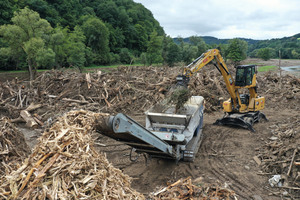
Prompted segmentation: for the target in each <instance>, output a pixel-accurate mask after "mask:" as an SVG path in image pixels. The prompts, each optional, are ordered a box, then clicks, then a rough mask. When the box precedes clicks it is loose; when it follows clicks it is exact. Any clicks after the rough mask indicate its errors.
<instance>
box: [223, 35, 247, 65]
mask: <svg viewBox="0 0 300 200" xmlns="http://www.w3.org/2000/svg"><path fill="white" fill-rule="evenodd" d="M228 42H229V47H228V49H227V53H226V55H227V56H226V57H227V58H228V59H230V60H231V61H232V62H234V63H235V64H238V63H239V62H240V61H242V60H245V59H246V58H247V53H246V52H247V49H248V44H247V42H245V41H243V40H240V39H238V38H234V39H232V40H229V41H228Z"/></svg>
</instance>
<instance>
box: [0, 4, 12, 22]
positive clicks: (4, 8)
mask: <svg viewBox="0 0 300 200" xmlns="http://www.w3.org/2000/svg"><path fill="white" fill-rule="evenodd" d="M12 16H13V6H12V4H11V2H10V1H9V0H1V1H0V25H3V24H8V23H9V21H10V18H12Z"/></svg>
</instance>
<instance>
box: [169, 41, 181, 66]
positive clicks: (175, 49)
mask: <svg viewBox="0 0 300 200" xmlns="http://www.w3.org/2000/svg"><path fill="white" fill-rule="evenodd" d="M180 57H181V56H180V48H179V46H178V45H177V44H175V43H171V44H170V47H169V50H168V56H167V59H166V61H167V63H168V65H169V66H170V67H173V66H174V64H175V63H176V62H178V61H180Z"/></svg>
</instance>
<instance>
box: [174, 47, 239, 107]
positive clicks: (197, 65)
mask: <svg viewBox="0 0 300 200" xmlns="http://www.w3.org/2000/svg"><path fill="white" fill-rule="evenodd" d="M213 59H215V60H216V63H215V66H216V68H217V69H218V71H219V72H220V73H221V74H222V76H223V78H224V81H225V84H226V87H227V90H228V92H229V94H230V96H231V99H232V101H233V107H234V108H237V109H238V108H239V107H240V106H239V105H240V99H239V98H240V95H239V93H238V90H236V88H235V83H234V80H233V78H232V76H231V74H230V72H229V70H228V68H227V66H226V64H225V62H224V60H223V58H222V56H221V53H220V51H219V50H218V49H210V50H208V51H207V52H205V53H203V54H202V55H201V56H200V57H199V58H197V59H196V60H194V61H193V62H192V63H191V64H189V65H188V66H186V67H185V68H184V70H183V74H182V75H180V76H178V77H177V82H179V84H181V85H182V84H187V82H188V80H189V79H190V77H191V76H193V75H194V74H195V73H196V72H198V71H199V70H200V69H202V68H203V67H204V66H206V65H207V64H209V63H210V62H211V61H212V60H213ZM181 80H187V81H184V82H182V81H181Z"/></svg>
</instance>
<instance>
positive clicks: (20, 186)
mask: <svg viewBox="0 0 300 200" xmlns="http://www.w3.org/2000/svg"><path fill="white" fill-rule="evenodd" d="M95 115H101V114H95V113H93V112H88V111H83V110H81V111H70V112H68V113H66V114H65V115H64V116H62V117H60V118H58V121H57V122H56V123H55V124H54V125H53V126H52V127H51V128H50V129H47V130H46V131H45V132H44V134H43V136H41V138H39V143H38V144H37V145H36V146H35V148H34V150H33V153H32V154H31V155H30V157H29V159H27V160H26V161H25V162H23V164H22V166H20V167H19V168H18V169H17V170H14V171H12V172H11V173H9V174H7V176H6V177H5V180H4V181H3V182H2V185H1V186H0V188H2V191H0V195H1V196H2V197H3V198H11V199H15V198H22V199H144V196H143V195H141V194H139V193H138V192H136V191H135V190H133V189H132V188H131V187H130V181H131V180H130V178H129V176H127V175H124V174H123V173H122V172H121V171H120V170H119V169H116V168H114V167H113V166H112V165H111V164H110V163H109V162H108V161H107V159H106V157H105V155H104V154H99V153H98V152H96V151H95V150H94V147H93V145H94V144H93V139H92V137H91V135H92V132H93V127H94V120H95ZM103 115H105V114H103Z"/></svg>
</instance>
